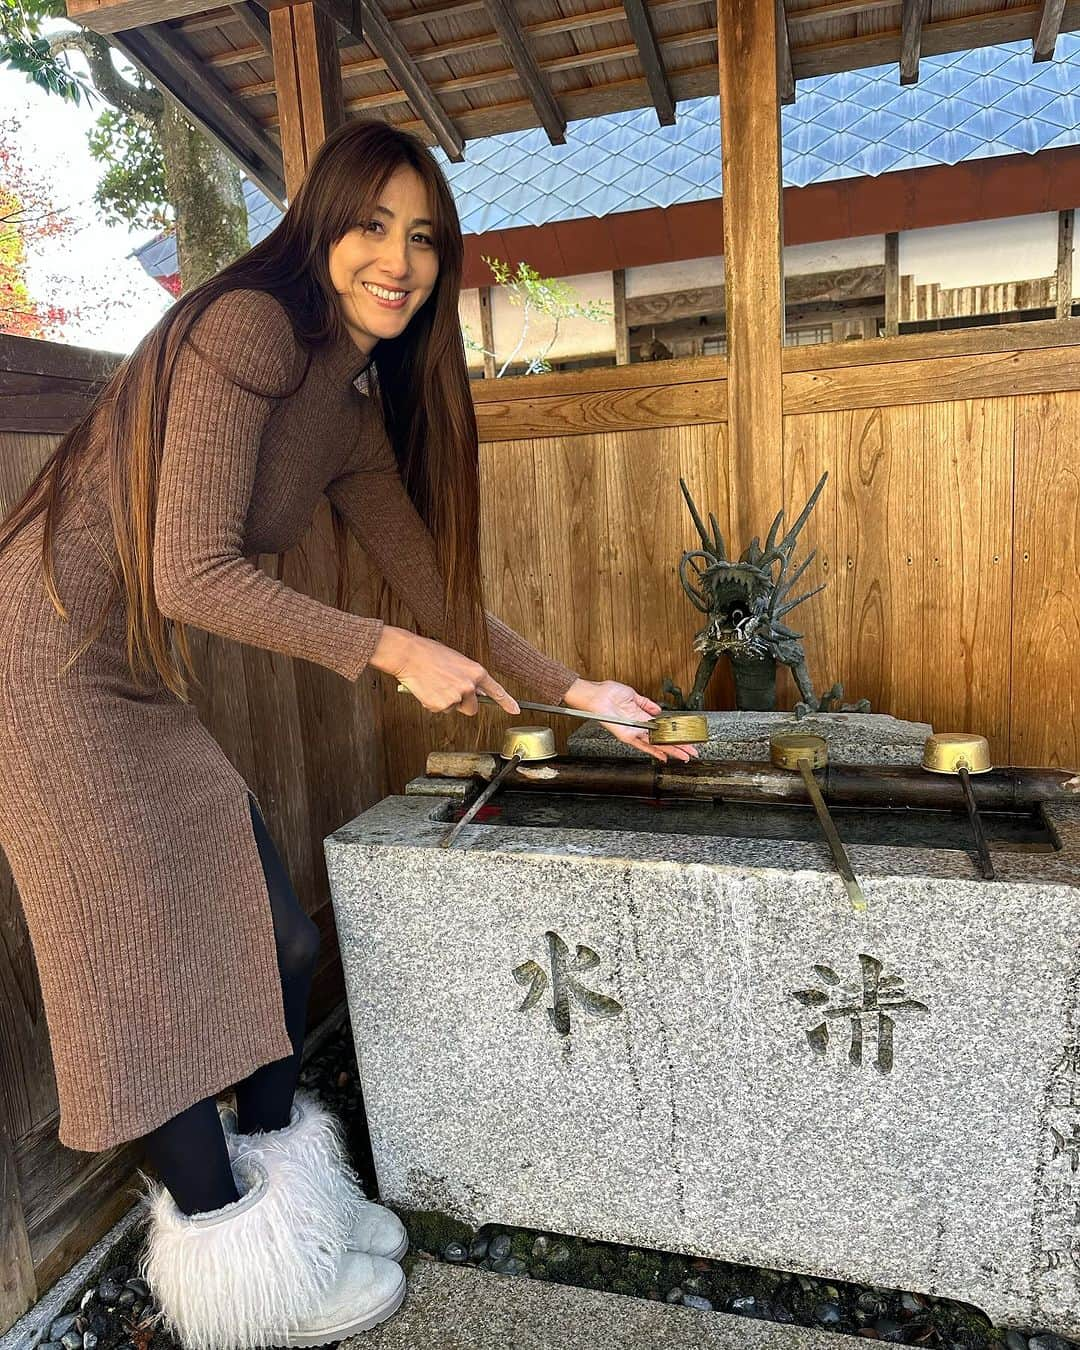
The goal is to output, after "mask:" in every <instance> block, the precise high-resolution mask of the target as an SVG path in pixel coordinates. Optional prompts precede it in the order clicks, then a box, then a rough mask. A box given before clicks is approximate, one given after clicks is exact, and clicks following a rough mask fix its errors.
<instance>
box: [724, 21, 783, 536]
mask: <svg viewBox="0 0 1080 1350" xmlns="http://www.w3.org/2000/svg"><path fill="white" fill-rule="evenodd" d="M716 12H717V27H718V34H717V36H718V42H719V49H720V131H721V153H722V156H723V170H724V187H723V196H724V279H725V292H726V300H727V351H728V440H729V448H728V458H729V464H730V480H729V485H730V486H729V491H730V495H729V502H730V507H729V511H730V529H731V535H730V536H729V537H730V538H731V540H732V547H733V548H738V549H741V548H743V547H744V546H745V545H746V544H747V543H748V542H749V540H750V536H751V535H754V534H756V535H758V536H762V535H763V534H764V533H765V532H766V531H767V530H768V527H769V522H770V521H771V520H772V518H773V516H774V515H775V514H776V511H777V508H778V507H779V506H780V504H781V502H782V501H783V495H784V453H783V402H782V397H783V390H782V384H781V365H780V358H781V351H782V347H783V340H784V296H783V270H782V267H783V255H782V248H781V218H780V213H781V201H782V198H781V192H780V188H781V182H780V109H779V102H778V90H777V70H776V10H775V7H774V6H773V5H762V4H746V3H745V0H717V7H716Z"/></svg>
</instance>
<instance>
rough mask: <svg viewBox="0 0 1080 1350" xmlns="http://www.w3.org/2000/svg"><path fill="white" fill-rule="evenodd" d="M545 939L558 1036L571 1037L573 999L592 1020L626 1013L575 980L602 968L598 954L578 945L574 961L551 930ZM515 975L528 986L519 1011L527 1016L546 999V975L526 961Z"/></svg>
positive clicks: (551, 1014)
mask: <svg viewBox="0 0 1080 1350" xmlns="http://www.w3.org/2000/svg"><path fill="white" fill-rule="evenodd" d="M544 937H545V939H546V940H547V945H548V960H549V962H550V965H551V980H550V983H551V1000H552V1006H551V1007H550V1008H549V1009H548V1010H547V1015H548V1017H549V1018H550V1019H551V1024H552V1026H553V1027H554V1028H555V1030H556V1031H557V1032H558V1033H559V1035H560V1036H569V1034H570V1000H571V999H573V1000H574V1002H575V1003H577V1005H578V1006H579V1007H581V1008H584V1010H585V1011H586V1012H587V1013H590V1014H591V1015H592V1016H593V1017H618V1015H619V1013H621V1012H622V1011H623V1006H622V1004H621V1003H619V1002H617V1001H616V1000H615V999H613V998H609V997H608V996H607V994H599V993H597V992H596V990H595V989H588V988H586V987H585V985H583V984H582V983H581V981H580V980H577V979H575V978H574V977H575V975H578V974H580V973H582V972H583V971H586V970H595V969H596V967H597V966H598V965H599V964H600V957H599V956H598V955H597V954H596V952H594V951H593V949H592V948H591V947H584V946H582V945H581V944H580V943H579V944H578V946H577V950H576V951H575V953H574V956H573V959H571V957H570V949H569V947H567V945H566V943H565V942H564V941H563V940H562V938H561V937H560V936H559V935H558V933H553V932H551V931H550V930H549V931H548V932H547V933H545V934H544ZM513 974H514V979H515V980H516V981H517V982H518V984H527V985H529V992H528V993H527V994H526V995H525V998H524V1000H523V1001H522V1003H521V1006H520V1008H519V1011H520V1012H527V1011H528V1009H529V1008H534V1007H535V1006H536V1005H537V1004H538V1003H539V1002H540V1000H541V999H542V998H543V997H544V991H545V990H546V989H547V987H548V975H547V972H546V971H545V970H544V969H543V968H542V967H541V966H539V965H538V964H537V963H536V962H535V961H523V962H522V963H521V965H519V966H515V967H514V972H513Z"/></svg>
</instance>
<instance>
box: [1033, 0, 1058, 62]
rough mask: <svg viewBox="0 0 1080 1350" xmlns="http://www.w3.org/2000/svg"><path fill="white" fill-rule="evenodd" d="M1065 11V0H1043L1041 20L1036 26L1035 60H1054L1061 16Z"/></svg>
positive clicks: (1040, 8) (1040, 9)
mask: <svg viewBox="0 0 1080 1350" xmlns="http://www.w3.org/2000/svg"><path fill="white" fill-rule="evenodd" d="M1064 12H1065V0H1042V4H1041V6H1040V7H1039V22H1038V24H1037V26H1036V28H1035V42H1034V44H1033V45H1034V51H1033V52H1032V59H1033V60H1035V61H1052V60H1053V59H1054V47H1055V46H1056V45H1057V40H1058V33H1059V32H1060V31H1061V16H1062V14H1063V13H1064Z"/></svg>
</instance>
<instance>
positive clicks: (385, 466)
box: [326, 405, 578, 703]
mask: <svg viewBox="0 0 1080 1350" xmlns="http://www.w3.org/2000/svg"><path fill="white" fill-rule="evenodd" d="M369 416H370V419H371V420H370V429H369V431H368V434H367V436H366V437H365V439H364V440H363V441H362V442H361V444H360V445H359V446H358V447H357V449H356V451H354V453H353V455H352V457H351V459H350V461H349V463H348V464H346V466H345V468H344V470H343V471H342V472H341V473H340V474H339V475H338V476H337V477H336V478H335V479H333V481H332V482H331V483H329V484H328V485H327V488H326V495H327V497H329V498H330V500H331V502H333V504H334V505H335V506H336V507H337V508H338V510H339V511H340V512H341V514H342V516H344V518H345V520H346V521H347V522H348V525H349V528H350V529H351V531H352V532H353V534H355V535H356V537H357V539H358V540H359V541H360V544H361V545H362V546H363V548H364V551H365V552H366V553H367V555H368V557H369V558H370V559H371V560H372V562H374V564H375V565H376V567H378V569H379V571H380V572H381V573H382V574H383V576H384V577H385V578H386V580H387V582H388V583H389V584H390V586H391V588H392V589H393V591H394V593H395V594H396V595H397V596H398V597H399V598H400V599H401V600H403V601H404V603H405V604H406V605H408V606H409V608H410V609H411V610H412V612H413V615H414V616H415V618H416V620H417V622H418V623H419V624H420V625H421V627H423V629H424V630H425V631H426V632H427V633H429V634H431V635H432V636H434V637H436V638H438V637H439V635H440V634H441V633H442V631H443V629H442V625H443V609H444V597H445V583H444V581H443V577H442V574H441V572H440V571H439V566H438V561H437V555H436V551H435V541H434V540H433V539H432V537H431V533H430V531H429V530H428V528H427V526H426V525H425V524H424V522H423V520H422V519H421V517H420V513H419V512H418V511H417V509H416V507H415V506H414V505H413V502H412V499H411V498H410V497H409V494H408V492H407V491H406V489H405V485H404V483H403V482H402V481H401V475H400V473H399V472H398V467H397V462H396V460H395V458H394V452H393V449H392V448H391V446H390V442H389V439H388V437H387V435H386V430H385V428H384V427H383V425H382V421H381V418H380V416H379V413H378V410H377V408H376V407H375V406H374V405H372V406H371V408H370V409H369ZM484 613H485V617H486V619H487V629H488V639H489V642H490V646H491V661H492V665H493V666H494V667H495V669H496V671H497V672H498V673H499V674H501V675H504V676H505V675H510V676H513V677H515V678H516V679H519V680H520V681H521V682H522V684H524V685H525V686H526V687H527V688H528V689H529V690H530V691H531V692H535V693H538V694H539V695H540V701H542V702H545V703H558V702H560V700H561V699H562V697H563V695H564V694H565V693H566V691H567V690H568V689H569V688H570V686H571V685H572V684H573V683H574V681H575V680H576V679H577V678H578V676H577V672H576V671H573V670H571V669H570V668H569V666H564V665H562V664H561V663H560V662H559V661H556V660H554V659H553V658H552V657H550V656H547V655H546V654H545V653H544V652H541V651H539V650H538V649H537V648H536V647H534V646H532V644H531V643H529V642H526V640H525V639H524V638H523V637H522V636H521V635H520V634H519V633H516V632H515V631H514V630H513V629H512V628H510V627H508V626H507V625H506V624H505V623H503V622H502V620H501V619H499V618H496V616H495V615H494V614H491V613H490V612H488V611H487V610H485V612H484Z"/></svg>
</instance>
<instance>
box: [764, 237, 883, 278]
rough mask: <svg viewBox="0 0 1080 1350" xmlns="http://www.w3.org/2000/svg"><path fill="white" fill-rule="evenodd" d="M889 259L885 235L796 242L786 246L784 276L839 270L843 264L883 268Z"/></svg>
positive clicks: (845, 265) (844, 265)
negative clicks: (887, 258)
mask: <svg viewBox="0 0 1080 1350" xmlns="http://www.w3.org/2000/svg"><path fill="white" fill-rule="evenodd" d="M884 262H885V236H884V235H883V234H865V235H861V236H860V237H859V238H857V239H830V240H826V241H825V242H823V243H820V244H792V245H791V247H790V248H786V249H784V275H785V276H788V277H800V276H805V275H806V274H807V273H808V272H838V271H839V270H840V269H841V268H843V267H880V266H881V265H882V264H883V263H884Z"/></svg>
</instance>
